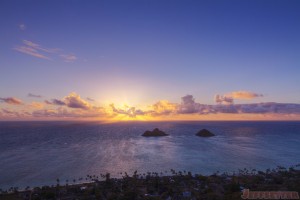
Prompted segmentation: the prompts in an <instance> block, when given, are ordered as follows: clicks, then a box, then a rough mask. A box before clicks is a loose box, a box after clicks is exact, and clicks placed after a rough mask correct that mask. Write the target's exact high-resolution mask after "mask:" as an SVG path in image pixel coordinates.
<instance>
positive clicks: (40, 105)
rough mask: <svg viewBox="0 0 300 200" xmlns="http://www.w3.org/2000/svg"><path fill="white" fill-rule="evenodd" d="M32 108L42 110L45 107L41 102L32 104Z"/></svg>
mask: <svg viewBox="0 0 300 200" xmlns="http://www.w3.org/2000/svg"><path fill="white" fill-rule="evenodd" d="M30 106H31V107H33V108H38V109H41V108H43V107H44V104H43V103H40V102H32V103H31V104H30Z"/></svg>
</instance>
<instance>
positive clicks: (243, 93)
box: [226, 91, 264, 99]
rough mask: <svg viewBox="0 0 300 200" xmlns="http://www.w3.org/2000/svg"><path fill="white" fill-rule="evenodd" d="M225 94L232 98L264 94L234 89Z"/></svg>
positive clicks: (254, 96) (253, 96) (247, 97)
mask: <svg viewBox="0 0 300 200" xmlns="http://www.w3.org/2000/svg"><path fill="white" fill-rule="evenodd" d="M226 96H229V97H231V98H233V99H253V98H257V97H263V96H264V95H263V94H258V93H254V92H249V91H235V92H231V93H229V94H227V95H226Z"/></svg>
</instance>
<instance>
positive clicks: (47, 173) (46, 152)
mask: <svg viewBox="0 0 300 200" xmlns="http://www.w3.org/2000/svg"><path fill="white" fill-rule="evenodd" d="M155 127H159V128H160V129H162V130H164V131H166V132H167V133H169V134H170V135H169V136H166V137H159V138H145V137H142V136H141V134H142V133H143V132H144V131H145V130H151V129H153V128H155ZM202 128H207V129H209V130H211V131H212V132H214V133H216V135H217V136H215V137H212V138H200V137H196V136H195V133H196V132H197V131H198V130H199V129H202ZM299 144H300V123H299V122H198V123H196V122H160V123H141V122H136V123H133V122H132V123H118V124H95V123H87V124H76V123H70V122H68V123H67V122H65V123H62V122H60V123H55V122H51V123H50V122H48V123H46V122H43V123H42V122H37V123H33V122H5V123H4V122H1V123H0V159H1V165H0V188H7V187H10V186H20V187H26V186H27V185H30V186H34V185H45V184H50V185H51V184H56V181H55V180H56V178H60V179H61V180H62V182H63V183H65V182H64V181H65V180H66V179H69V180H72V179H73V178H79V177H83V178H84V177H86V175H87V174H90V175H94V174H95V175H99V174H100V173H106V172H110V173H111V174H112V175H113V176H116V177H118V176H120V174H119V173H120V172H125V171H126V172H129V173H130V174H131V173H133V172H134V171H135V170H138V172H147V171H151V172H153V171H155V172H161V171H162V172H164V171H166V170H168V171H169V170H170V169H171V168H172V169H175V170H186V171H192V172H193V173H202V174H210V173H213V172H216V171H227V172H232V171H234V170H235V171H236V170H238V169H243V168H245V167H246V168H256V169H262V170H264V169H266V168H269V167H271V168H275V167H276V166H277V165H283V166H289V165H294V164H298V163H299V162H300V149H299V148H298V147H299Z"/></svg>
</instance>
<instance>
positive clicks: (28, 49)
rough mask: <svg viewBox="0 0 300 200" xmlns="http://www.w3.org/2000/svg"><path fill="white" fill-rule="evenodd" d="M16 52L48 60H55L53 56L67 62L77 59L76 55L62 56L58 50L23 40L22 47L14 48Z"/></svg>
mask: <svg viewBox="0 0 300 200" xmlns="http://www.w3.org/2000/svg"><path fill="white" fill-rule="evenodd" d="M13 49H14V50H16V51H18V52H21V53H24V54H27V55H30V56H33V57H36V58H41V59H46V60H53V56H57V57H60V58H62V59H63V60H64V61H65V62H74V61H76V60H77V57H76V56H75V55H74V54H62V50H61V49H58V48H47V47H43V46H42V45H40V44H37V43H35V42H32V41H29V40H23V41H22V45H19V46H17V47H14V48H13Z"/></svg>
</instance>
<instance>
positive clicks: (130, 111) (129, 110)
mask: <svg viewBox="0 0 300 200" xmlns="http://www.w3.org/2000/svg"><path fill="white" fill-rule="evenodd" d="M110 107H111V108H112V110H113V112H114V113H117V114H122V115H127V116H128V117H132V118H133V117H136V116H138V115H144V114H145V112H144V111H142V110H140V109H136V108H135V107H129V106H125V109H121V108H116V107H115V105H114V104H110Z"/></svg>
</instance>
